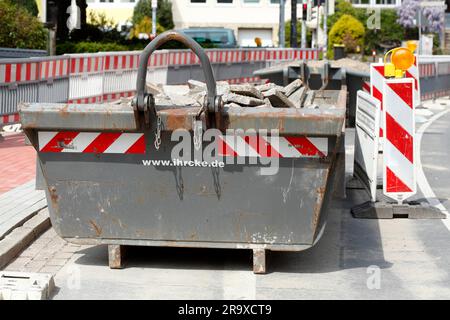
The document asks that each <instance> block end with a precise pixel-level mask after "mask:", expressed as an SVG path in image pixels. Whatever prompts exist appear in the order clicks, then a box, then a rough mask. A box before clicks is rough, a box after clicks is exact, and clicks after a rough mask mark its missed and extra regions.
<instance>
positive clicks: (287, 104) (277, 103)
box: [263, 88, 295, 108]
mask: <svg viewBox="0 0 450 320" xmlns="http://www.w3.org/2000/svg"><path fill="white" fill-rule="evenodd" d="M263 94H264V97H266V98H267V99H269V100H270V103H271V104H272V106H273V107H275V108H295V105H294V103H292V102H291V101H290V100H289V99H288V98H287V97H286V96H285V95H284V94H283V93H282V92H281V91H279V90H277V89H276V88H273V89H270V90H269V91H266V92H264V93H263Z"/></svg>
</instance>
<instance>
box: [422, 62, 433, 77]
mask: <svg viewBox="0 0 450 320" xmlns="http://www.w3.org/2000/svg"><path fill="white" fill-rule="evenodd" d="M419 74H420V76H421V77H423V78H425V77H433V76H435V75H436V70H435V65H434V63H426V64H419Z"/></svg>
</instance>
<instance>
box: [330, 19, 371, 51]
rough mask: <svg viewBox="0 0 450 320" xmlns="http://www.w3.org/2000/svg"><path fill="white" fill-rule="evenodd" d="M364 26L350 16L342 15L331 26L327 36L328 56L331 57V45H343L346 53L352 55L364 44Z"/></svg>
mask: <svg viewBox="0 0 450 320" xmlns="http://www.w3.org/2000/svg"><path fill="white" fill-rule="evenodd" d="M364 34H365V30H364V25H363V24H362V23H361V22H360V21H359V20H357V19H356V18H354V17H353V16H351V15H348V14H344V15H342V16H341V17H340V18H339V20H338V21H336V23H335V24H334V25H333V27H332V28H331V30H330V34H329V47H328V56H329V57H331V56H332V50H333V45H335V44H343V45H345V47H346V51H347V52H349V53H353V52H356V51H357V47H359V48H362V47H363V44H364Z"/></svg>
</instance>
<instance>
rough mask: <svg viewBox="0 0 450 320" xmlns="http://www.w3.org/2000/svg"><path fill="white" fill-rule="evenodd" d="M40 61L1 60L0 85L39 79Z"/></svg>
mask: <svg viewBox="0 0 450 320" xmlns="http://www.w3.org/2000/svg"><path fill="white" fill-rule="evenodd" d="M38 66H39V62H18V63H1V62H0V85H2V84H12V83H20V82H31V81H37V80H39V68H38Z"/></svg>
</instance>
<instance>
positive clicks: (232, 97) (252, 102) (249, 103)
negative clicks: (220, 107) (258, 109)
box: [222, 93, 264, 107]
mask: <svg viewBox="0 0 450 320" xmlns="http://www.w3.org/2000/svg"><path fill="white" fill-rule="evenodd" d="M222 98H223V101H224V103H231V102H234V103H237V104H240V105H243V106H246V107H255V106H260V105H262V104H264V101H263V100H261V99H257V98H252V97H247V96H241V95H237V94H235V93H228V94H226V95H224V96H223V97H222Z"/></svg>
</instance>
